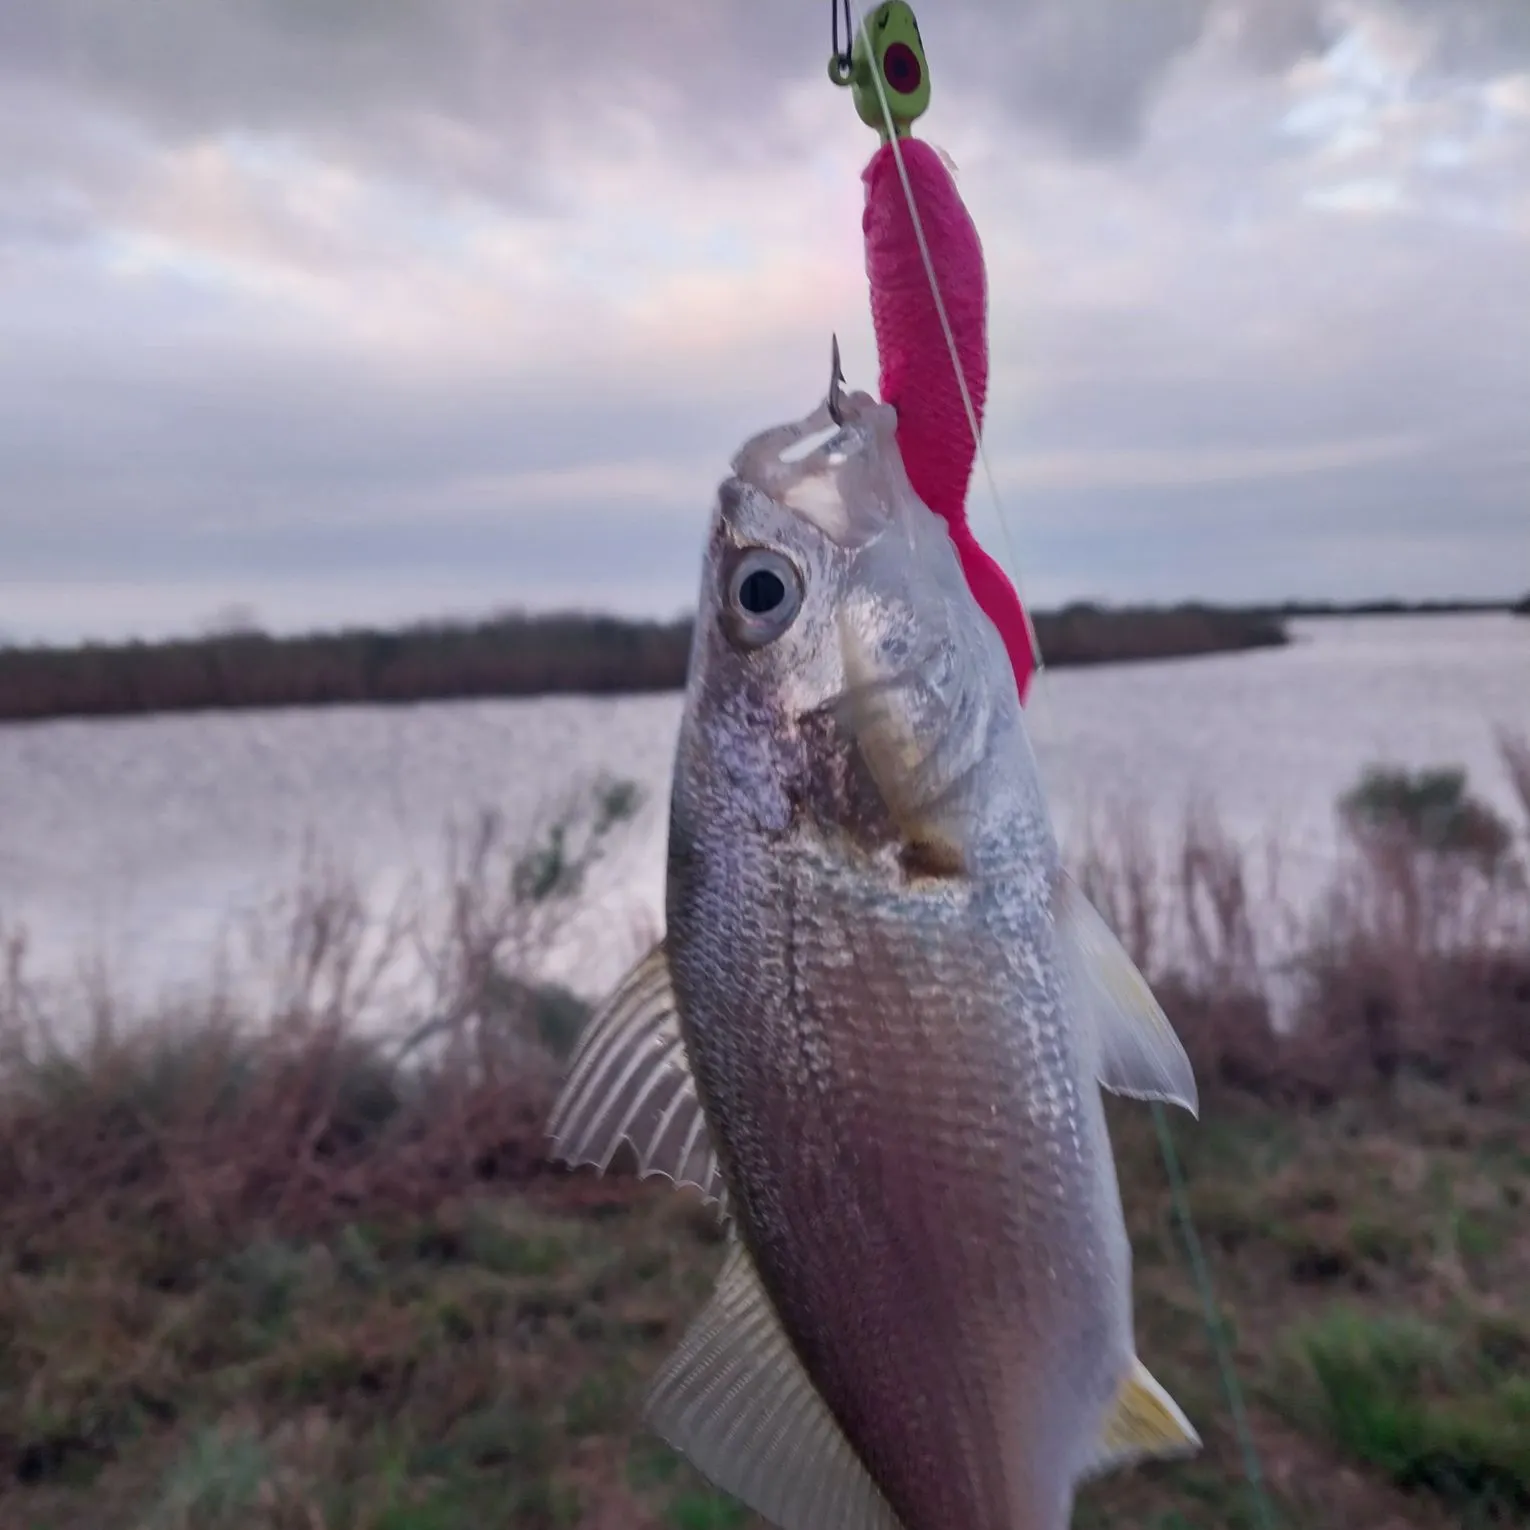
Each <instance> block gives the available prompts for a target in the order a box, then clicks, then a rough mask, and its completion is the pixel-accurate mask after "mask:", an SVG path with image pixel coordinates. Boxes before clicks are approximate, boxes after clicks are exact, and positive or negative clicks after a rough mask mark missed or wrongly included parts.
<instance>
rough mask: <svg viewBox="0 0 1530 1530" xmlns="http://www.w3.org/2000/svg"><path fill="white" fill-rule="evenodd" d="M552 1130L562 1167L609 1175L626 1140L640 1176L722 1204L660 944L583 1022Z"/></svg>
mask: <svg viewBox="0 0 1530 1530" xmlns="http://www.w3.org/2000/svg"><path fill="white" fill-rule="evenodd" d="M548 1132H549V1134H550V1135H551V1136H552V1138H553V1142H554V1152H553V1156H554V1157H555V1158H556V1159H558V1160H559V1161H561V1162H563V1163H566V1164H569V1165H571V1166H573V1167H578V1166H579V1165H582V1164H593V1165H594V1166H595V1167H596V1168H597V1169H599V1170H600V1171H601V1172H602V1173H604V1172H605V1171H606V1170H607V1169H608V1168H610V1166H611V1161H612V1159H614V1158H615V1157H616V1153H617V1150H618V1149H619V1148H620V1147H621V1145H622V1143H624V1142H626V1143H628V1144H630V1145H631V1147H632V1149H633V1151H634V1152H635V1153H636V1154H637V1160H638V1173H639V1174H640V1175H645V1176H646V1175H650V1174H663V1175H665V1176H667V1177H668V1178H669V1179H672V1180H674V1182H675V1183H676V1184H677V1185H693V1186H694V1187H695V1188H696V1189H698V1190H700V1191H701V1193H702V1194H703V1195H704V1196H705V1197H706V1198H707V1199H708V1200H709V1201H714V1202H716V1203H717V1204H718V1205H720V1206H722V1205H725V1202H726V1193H725V1191H724V1187H723V1180H722V1174H721V1171H720V1170H719V1168H718V1164H717V1154H716V1153H715V1152H714V1151H713V1148H712V1142H711V1139H710V1137H709V1136H708V1134H707V1124H706V1118H705V1116H704V1115H703V1114H702V1111H701V1099H700V1096H699V1095H698V1094H697V1092H696V1080H695V1077H694V1076H693V1075H692V1073H691V1065H690V1061H689V1059H688V1058H687V1057H686V1055H685V1039H684V1037H683V1036H682V1035H681V1032H680V1016H679V1013H678V1012H677V1010H676V1008H675V993H674V989H673V987H672V986H671V984H670V976H669V954H668V952H667V950H666V948H665V944H664V942H663V941H662V940H661V941H659V943H658V944H657V945H656V946H654V947H653V949H652V950H651V951H649V953H648V954H647V955H646V956H645V957H644V958H643V959H642V960H641V961H640V962H639V963H638V964H637V965H636V966H635V967H634V968H633V969H632V970H631V971H630V972H629V973H628V974H627V976H626V977H624V978H623V979H622V981H621V983H620V984H618V986H617V988H616V991H615V993H613V994H612V995H611V997H610V998H609V999H608V1000H607V1001H606V1003H605V1005H604V1006H603V1007H602V1008H601V1009H600V1010H599V1011H598V1012H597V1014H596V1015H595V1017H594V1019H592V1020H591V1021H590V1023H589V1025H588V1026H586V1028H585V1031H584V1034H583V1035H582V1036H581V1037H580V1039H579V1045H578V1047H577V1048H576V1049H575V1051H574V1056H573V1058H572V1060H571V1061H570V1063H569V1071H568V1077H567V1078H566V1080H565V1081H564V1085H563V1090H562V1093H561V1094H560V1095H559V1096H558V1103H557V1104H556V1105H555V1106H554V1107H553V1113H552V1119H551V1120H550V1121H549V1123H548Z"/></svg>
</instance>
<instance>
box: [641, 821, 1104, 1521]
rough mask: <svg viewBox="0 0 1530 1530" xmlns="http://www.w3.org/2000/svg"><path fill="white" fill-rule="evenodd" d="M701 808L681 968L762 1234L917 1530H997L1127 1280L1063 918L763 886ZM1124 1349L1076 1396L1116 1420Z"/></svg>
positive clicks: (792, 857) (804, 866)
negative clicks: (1036, 1441)
mask: <svg viewBox="0 0 1530 1530" xmlns="http://www.w3.org/2000/svg"><path fill="white" fill-rule="evenodd" d="M675 812H676V813H677V815H679V816H682V817H683V818H684V820H685V821H686V822H687V823H688V824H690V825H692V828H691V831H690V834H689V835H688V838H689V839H691V840H692V841H693V842H694V845H695V848H694V849H693V850H692V851H691V852H690V853H689V854H687V856H686V857H685V862H686V868H687V869H686V871H685V872H684V873H682V875H681V876H680V877H677V878H675V879H674V880H672V883H671V888H672V898H673V899H674V902H673V908H674V915H673V920H674V922H673V923H672V925H671V928H672V929H673V931H674V935H673V937H672V940H673V945H674V952H675V955H674V956H673V958H672V962H673V966H674V972H675V980H676V986H677V990H678V993H679V995H680V997H681V1001H682V1010H683V1012H685V1013H687V1014H688V1016H689V1019H688V1021H687V1027H686V1029H687V1039H688V1045H689V1046H690V1048H691V1053H692V1058H693V1064H694V1066H695V1068H696V1072H697V1077H698V1081H699V1083H700V1086H701V1089H702V1092H703V1097H704V1098H705V1099H707V1100H708V1101H709V1119H711V1120H712V1121H713V1122H714V1123H715V1127H716V1132H717V1140H718V1143H719V1147H720V1150H721V1151H722V1153H723V1154H724V1157H725V1161H726V1162H727V1164H728V1172H729V1179H730V1183H732V1184H734V1185H736V1186H738V1187H739V1189H738V1191H737V1193H736V1199H735V1202H734V1205H735V1208H736V1213H737V1215H738V1217H739V1221H740V1224H741V1229H742V1232H743V1236H744V1238H745V1241H746V1242H747V1243H748V1244H749V1246H750V1248H751V1251H752V1252H753V1254H754V1256H755V1259H756V1261H757V1263H758V1264H759V1267H760V1273H761V1275H762V1277H763V1279H764V1281H765V1284H766V1286H767V1288H768V1289H769V1290H770V1291H771V1293H772V1294H773V1295H774V1296H775V1297H776V1299H777V1303H778V1306H779V1308H780V1311H781V1315H782V1318H783V1322H784V1326H785V1327H786V1328H787V1331H788V1333H789V1334H790V1336H791V1338H792V1339H793V1342H794V1343H795V1344H796V1346H797V1347H798V1349H799V1352H800V1353H801V1354H802V1355H803V1357H804V1360H805V1362H806V1364H807V1367H808V1369H809V1371H810V1372H811V1373H812V1374H813V1376H814V1378H815V1380H816V1381H817V1383H818V1385H819V1388H820V1390H821V1391H822V1392H823V1394H824V1396H825V1398H826V1400H827V1401H828V1402H829V1404H830V1406H831V1408H832V1409H833V1410H834V1412H835V1414H836V1416H837V1417H838V1418H839V1419H840V1421H841V1423H842V1424H843V1426H844V1428H845V1432H846V1434H847V1436H848V1437H849V1438H850V1440H851V1441H852V1443H853V1444H854V1445H855V1446H856V1448H857V1450H858V1451H859V1452H860V1454H861V1455H862V1456H863V1457H864V1458H865V1460H866V1461H867V1463H868V1465H869V1466H870V1467H871V1469H872V1472H873V1475H874V1476H875V1477H876V1478H877V1480H878V1482H879V1483H880V1484H881V1485H882V1487H883V1490H884V1491H885V1492H886V1493H887V1496H888V1498H889V1501H890V1502H891V1503H892V1504H893V1506H894V1508H895V1509H896V1510H897V1511H898V1512H899V1515H900V1518H902V1519H903V1521H904V1523H905V1524H908V1525H942V1524H952V1523H963V1524H968V1525H972V1526H974V1527H975V1530H986V1527H989V1526H992V1527H994V1530H999V1527H1002V1526H1007V1525H1009V1524H1010V1523H1011V1513H1012V1488H1011V1486H1010V1484H1009V1483H1008V1482H1007V1481H1006V1480H1005V1475H1004V1474H1005V1469H1006V1463H1007V1462H1009V1463H1011V1469H1012V1467H1013V1463H1012V1457H1013V1455H1014V1442H1015V1440H1017V1439H1019V1438H1021V1437H1022V1436H1023V1435H1024V1434H1026V1433H1031V1434H1034V1433H1035V1432H1036V1430H1037V1429H1038V1428H1040V1427H1043V1426H1044V1424H1045V1419H1046V1417H1051V1416H1055V1415H1057V1414H1058V1413H1059V1411H1060V1410H1059V1409H1058V1398H1057V1396H1056V1395H1055V1390H1053V1389H1048V1392H1047V1394H1046V1395H1044V1396H1043V1395H1041V1394H1040V1393H1039V1391H1038V1386H1037V1383H1038V1381H1039V1380H1040V1378H1044V1377H1047V1376H1049V1375H1053V1374H1056V1372H1057V1371H1058V1369H1059V1367H1060V1365H1062V1364H1065V1363H1066V1364H1068V1365H1070V1366H1074V1361H1073V1359H1072V1357H1075V1356H1076V1355H1078V1354H1079V1353H1080V1350H1079V1343H1080V1339H1081V1337H1084V1336H1085V1335H1084V1332H1083V1331H1084V1330H1087V1329H1088V1328H1089V1326H1090V1325H1091V1324H1092V1323H1094V1322H1096V1321H1097V1318H1096V1316H1095V1314H1094V1313H1093V1312H1092V1311H1091V1310H1090V1309H1089V1307H1088V1306H1087V1305H1084V1304H1081V1303H1080V1301H1079V1300H1078V1296H1077V1292H1078V1290H1079V1286H1078V1281H1077V1275H1078V1272H1079V1270H1080V1269H1081V1268H1086V1267H1097V1268H1102V1269H1104V1270H1105V1271H1107V1272H1108V1275H1109V1278H1110V1280H1111V1281H1113V1282H1114V1281H1119V1280H1121V1279H1123V1278H1124V1271H1123V1269H1122V1266H1123V1264H1124V1258H1123V1250H1122V1249H1121V1248H1120V1247H1119V1246H1118V1245H1117V1242H1116V1241H1115V1240H1112V1239H1110V1238H1109V1237H1108V1236H1105V1235H1103V1234H1102V1230H1101V1229H1100V1227H1099V1225H1098V1223H1097V1222H1096V1221H1095V1220H1094V1219H1092V1218H1090V1217H1089V1216H1087V1215H1081V1214H1080V1211H1079V1208H1081V1207H1085V1208H1092V1207H1093V1206H1094V1204H1095V1203H1096V1202H1097V1201H1098V1199H1099V1197H1100V1195H1101V1193H1102V1187H1101V1185H1100V1183H1099V1181H1100V1180H1101V1179H1102V1177H1104V1176H1106V1175H1111V1174H1113V1169H1112V1168H1111V1165H1110V1160H1109V1152H1108V1145H1107V1144H1106V1143H1105V1142H1104V1134H1103V1126H1102V1123H1095V1122H1089V1121H1088V1120H1087V1119H1086V1113H1087V1110H1088V1107H1089V1105H1090V1104H1091V1103H1092V1104H1093V1108H1094V1110H1095V1111H1096V1112H1098V1111H1099V1110H1100V1105H1099V1100H1098V1095H1097V1094H1096V1096H1095V1099H1094V1100H1093V1101H1092V1102H1090V1101H1088V1100H1087V1099H1086V1098H1085V1097H1084V1096H1083V1094H1082V1092H1081V1091H1079V1090H1078V1089H1076V1088H1075V1087H1074V1086H1073V1084H1072V1079H1073V1078H1074V1076H1075V1075H1076V1074H1077V1073H1078V1072H1079V1068H1078V1066H1077V1060H1076V1058H1075V1057H1074V1056H1073V1055H1072V1053H1073V1051H1074V1050H1076V1049H1075V1048H1074V1047H1073V1046H1072V1044H1071V1042H1070V1038H1069V1035H1068V1033H1067V1031H1066V1029H1065V1028H1063V1027H1061V1026H1060V1025H1058V1024H1057V1023H1055V1020H1056V1009H1057V997H1056V994H1055V993H1054V992H1051V991H1049V989H1048V987H1047V986H1046V983H1045V973H1046V971H1047V970H1048V968H1049V964H1045V963H1038V962H1032V961H1027V960H1026V959H1025V958H1024V956H1023V955H1022V956H1017V954H1016V953H1026V952H1034V951H1035V950H1037V949H1038V948H1039V949H1043V950H1044V949H1046V946H1047V944H1048V942H1049V940H1050V931H1049V927H1048V924H1047V921H1046V920H1044V919H1037V918H1036V917H1035V916H1034V915H1032V916H1031V919H1030V927H1027V914H1026V910H1025V909H1024V908H1017V907H1015V906H1013V904H1012V903H1011V902H1009V901H1008V900H1006V898H1005V896H1004V894H1003V890H1002V889H993V888H970V887H969V888H963V889H961V892H960V895H959V896H954V897H953V896H951V895H950V894H949V892H948V890H947V889H944V888H941V887H933V888H928V889H925V888H919V887H915V888H913V889H908V888H901V887H899V886H897V885H895V884H892V883H890V882H889V881H886V880H884V879H883V878H882V877H877V876H873V877H872V878H871V879H870V880H868V878H867V877H866V875H865V873H864V870H863V869H862V868H860V867H855V868H854V869H853V870H852V871H850V872H849V874H847V873H846V871H845V869H844V867H843V866H842V865H841V863H839V862H838V861H837V860H836V859H835V858H834V857H832V856H831V855H828V854H826V853H825V852H824V851H823V849H822V848H821V847H820V846H819V845H817V844H815V843H814V842H813V841H812V840H811V839H809V840H807V841H806V842H805V843H800V844H796V845H790V846H770V847H768V848H761V849H760V850H759V851H758V852H757V854H756V857H755V860H756V863H755V864H754V865H753V866H752V867H749V868H747V869H746V868H744V867H743V866H742V865H741V864H740V860H741V858H742V856H741V849H740V836H738V835H737V834H736V833H735V830H736V828H737V825H736V823H735V822H734V815H733V814H732V813H731V812H730V811H729V810H728V807H727V805H726V804H720V803H709V804H699V803H697V804H693V803H689V802H686V801H685V800H684V799H683V797H677V800H676V804H675ZM702 867H708V868H709V869H708V870H703V869H701V868H702ZM740 889H747V892H744V893H743V894H742V895H740ZM762 910H771V911H772V917H773V919H774V920H779V923H780V926H781V927H782V928H777V927H776V925H775V924H774V923H772V924H770V925H769V926H767V922H766V921H765V920H764V919H763V918H762V917H761V913H760V911H762ZM681 953H684V954H683V955H682V954H681ZM974 974H982V975H983V979H982V982H981V983H979V982H977V981H975V980H974ZM995 974H999V975H1001V976H1000V977H999V978H998V980H997V981H996V980H995V976H994V975H995ZM724 1016H725V1017H726V1020H725V1022H723V1021H721V1020H720V1017H724ZM914 1255H917V1257H911V1256H914ZM1110 1337H1111V1338H1112V1339H1113V1340H1114V1342H1113V1343H1110V1344H1106V1345H1103V1346H1101V1345H1095V1346H1093V1347H1095V1348H1098V1349H1100V1350H1101V1351H1102V1357H1101V1358H1102V1362H1103V1363H1097V1364H1096V1366H1095V1368H1094V1369H1095V1371H1096V1374H1094V1375H1087V1374H1076V1375H1075V1385H1076V1387H1077V1391H1078V1399H1077V1401H1076V1402H1075V1403H1074V1411H1076V1412H1079V1413H1081V1414H1083V1415H1086V1416H1088V1417H1090V1418H1092V1416H1093V1414H1094V1413H1096V1412H1098V1411H1099V1410H1100V1409H1101V1408H1103V1407H1104V1405H1105V1404H1106V1402H1107V1401H1108V1399H1109V1395H1110V1391H1111V1388H1112V1385H1113V1382H1114V1379H1115V1364H1112V1363H1111V1362H1115V1363H1116V1364H1118V1363H1119V1360H1120V1356H1119V1355H1117V1354H1114V1353H1112V1351H1116V1350H1121V1349H1124V1350H1125V1352H1126V1353H1127V1354H1129V1353H1130V1336H1129V1334H1128V1333H1126V1332H1125V1331H1118V1332H1117V1333H1115V1334H1114V1335H1111V1336H1110ZM1083 1352H1084V1353H1087V1352H1088V1351H1087V1349H1086V1350H1085V1351H1083ZM868 1355H869V1356H875V1357H877V1363H876V1366H875V1369H874V1371H873V1372H869V1371H868V1368H867V1364H866V1357H867V1356H868ZM1074 1369H1075V1370H1076V1366H1074ZM1061 1412H1062V1415H1063V1416H1062V1417H1061V1418H1058V1419H1056V1421H1055V1423H1054V1424H1053V1427H1055V1428H1056V1429H1058V1430H1059V1431H1062V1432H1066V1429H1067V1427H1068V1425H1069V1424H1070V1423H1073V1422H1074V1421H1073V1420H1071V1419H1069V1418H1067V1417H1066V1413H1067V1410H1066V1409H1064V1410H1061ZM1028 1414H1029V1415H1030V1416H1029V1417H1028V1416H1027V1415H1028ZM953 1463H965V1470H958V1471H956V1472H954V1473H953V1470H952V1468H953ZM1038 1491H1039V1489H1038ZM957 1516H960V1517H959V1519H958V1518H957Z"/></svg>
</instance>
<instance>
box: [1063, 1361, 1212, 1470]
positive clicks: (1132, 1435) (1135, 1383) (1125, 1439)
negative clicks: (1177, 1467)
mask: <svg viewBox="0 0 1530 1530" xmlns="http://www.w3.org/2000/svg"><path fill="white" fill-rule="evenodd" d="M1200 1448H1201V1437H1200V1435H1198V1434H1197V1433H1196V1432H1195V1426H1194V1425H1193V1424H1192V1423H1191V1422H1190V1420H1189V1419H1187V1418H1186V1417H1185V1415H1184V1413H1183V1412H1182V1411H1181V1409H1180V1406H1179V1404H1178V1403H1177V1402H1175V1401H1174V1399H1173V1398H1172V1397H1170V1396H1169V1394H1168V1393H1167V1392H1166V1391H1165V1390H1164V1388H1163V1386H1162V1384H1161V1383H1160V1382H1159V1381H1158V1380H1157V1379H1156V1378H1155V1377H1154V1376H1153V1374H1152V1373H1151V1372H1150V1371H1149V1370H1148V1368H1147V1367H1146V1366H1145V1365H1144V1364H1143V1363H1142V1362H1141V1361H1140V1360H1137V1359H1133V1361H1132V1368H1131V1370H1130V1371H1128V1372H1127V1374H1126V1378H1125V1380H1123V1381H1122V1383H1121V1386H1120V1388H1119V1390H1118V1391H1117V1392H1116V1396H1115V1401H1114V1402H1113V1403H1112V1404H1111V1406H1110V1410H1109V1411H1108V1412H1107V1413H1106V1415H1105V1427H1104V1428H1103V1429H1102V1430H1101V1431H1100V1438H1099V1440H1098V1442H1097V1443H1096V1445H1095V1449H1094V1451H1093V1453H1092V1454H1091V1456H1090V1458H1089V1461H1088V1464H1087V1465H1086V1466H1085V1467H1084V1469H1083V1476H1085V1477H1098V1476H1102V1475H1104V1474H1105V1473H1106V1472H1112V1471H1118V1470H1120V1469H1121V1468H1122V1467H1127V1466H1132V1465H1134V1464H1135V1463H1137V1462H1138V1461H1145V1460H1148V1459H1149V1458H1156V1459H1159V1460H1164V1459H1168V1458H1172V1457H1175V1456H1191V1455H1194V1454H1195V1452H1196V1451H1198V1450H1199V1449H1200Z"/></svg>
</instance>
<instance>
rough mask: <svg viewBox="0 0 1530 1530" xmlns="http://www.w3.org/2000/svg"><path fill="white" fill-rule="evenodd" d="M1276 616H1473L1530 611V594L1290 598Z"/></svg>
mask: <svg viewBox="0 0 1530 1530" xmlns="http://www.w3.org/2000/svg"><path fill="white" fill-rule="evenodd" d="M1267 609H1268V610H1269V612H1270V614H1271V615H1273V616H1286V617H1292V616H1470V615H1476V614H1481V613H1485V612H1490V611H1513V612H1516V613H1518V614H1519V615H1520V616H1526V615H1530V595H1526V596H1525V597H1524V598H1523V599H1522V600H1519V601H1513V600H1468V599H1466V598H1464V597H1462V598H1460V599H1455V600H1351V601H1337V600H1287V601H1284V602H1282V603H1281V604H1280V605H1278V606H1270V607H1268V608H1267Z"/></svg>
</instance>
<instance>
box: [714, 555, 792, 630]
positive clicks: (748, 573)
mask: <svg viewBox="0 0 1530 1530" xmlns="http://www.w3.org/2000/svg"><path fill="white" fill-rule="evenodd" d="M728 606H729V610H730V612H731V614H732V616H733V619H734V626H735V628H736V635H737V637H738V640H739V641H740V642H741V643H742V644H743V645H744V646H745V647H746V648H763V647H764V646H765V645H766V644H767V643H773V642H775V640H776V639H777V638H778V637H780V636H781V634H782V633H783V632H785V631H786V629H787V628H788V627H790V626H791V624H792V622H793V621H795V620H796V617H797V612H798V611H800V610H801V609H802V575H801V574H800V573H798V572H797V566H796V564H794V563H793V562H792V560H791V559H790V558H788V557H785V556H784V555H783V554H781V553H778V552H774V551H772V550H771V549H770V548H767V547H756V548H754V549H753V550H752V551H750V552H747V553H745V554H744V556H743V557H742V558H740V559H739V563H738V567H737V568H735V569H734V570H733V577H732V578H731V579H730V580H729V581H728Z"/></svg>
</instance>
